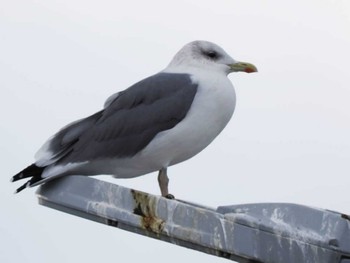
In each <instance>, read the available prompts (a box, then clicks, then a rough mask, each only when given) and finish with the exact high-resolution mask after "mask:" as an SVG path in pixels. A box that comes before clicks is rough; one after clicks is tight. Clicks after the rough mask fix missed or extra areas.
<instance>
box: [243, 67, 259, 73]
mask: <svg viewBox="0 0 350 263" xmlns="http://www.w3.org/2000/svg"><path fill="white" fill-rule="evenodd" d="M244 72H247V73H252V72H256V70H254V69H252V68H245V69H244Z"/></svg>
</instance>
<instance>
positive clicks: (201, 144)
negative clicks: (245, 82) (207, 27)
mask: <svg viewBox="0 0 350 263" xmlns="http://www.w3.org/2000/svg"><path fill="white" fill-rule="evenodd" d="M195 76H196V77H193V78H194V79H193V81H194V82H196V83H198V84H199V85H198V91H197V94H196V96H195V98H194V101H193V103H192V106H191V108H190V110H189V112H188V113H187V115H186V117H185V118H184V119H183V120H182V121H181V122H180V123H179V124H177V125H176V126H175V127H174V128H172V129H170V130H167V131H163V132H161V133H159V134H158V135H157V136H156V137H155V138H154V139H153V140H152V142H151V143H150V144H149V145H148V146H147V147H146V148H145V149H144V150H142V151H141V152H140V153H139V154H137V155H136V156H134V158H132V159H133V164H132V166H131V167H133V168H132V169H133V170H134V172H137V171H138V172H137V173H142V174H144V173H149V172H152V171H155V170H159V169H160V168H162V167H168V166H170V165H173V164H176V163H179V162H182V161H185V160H187V159H189V158H191V157H193V156H194V155H196V154H197V153H199V152H200V151H202V150H203V149H204V148H205V147H207V146H208V145H209V144H210V143H211V142H212V141H213V140H214V139H215V137H216V136H217V135H218V134H219V133H220V132H221V131H222V130H223V129H224V127H225V126H226V124H227V123H228V121H229V120H230V118H231V116H232V114H233V111H234V108H235V104H236V96H235V91H234V88H233V86H232V84H231V82H230V80H229V79H228V78H227V77H226V75H224V74H217V73H213V74H210V76H209V75H206V74H196V75H195ZM120 168H121V167H119V172H121V170H120ZM125 168H126V170H123V173H126V174H125V176H126V177H129V176H131V174H132V171H130V174H129V172H128V171H127V170H128V168H127V167H125ZM146 170H147V171H146ZM127 174H129V175H127ZM117 176H118V177H120V176H121V174H120V173H119V175H117ZM135 176H136V175H135ZM123 177H124V176H123Z"/></svg>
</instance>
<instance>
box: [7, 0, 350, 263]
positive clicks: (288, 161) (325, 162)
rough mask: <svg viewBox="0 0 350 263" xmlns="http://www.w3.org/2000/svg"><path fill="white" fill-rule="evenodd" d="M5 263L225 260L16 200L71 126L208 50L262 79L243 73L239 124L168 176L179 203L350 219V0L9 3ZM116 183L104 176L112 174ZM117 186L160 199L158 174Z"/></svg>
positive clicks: (235, 77)
mask: <svg viewBox="0 0 350 263" xmlns="http://www.w3.org/2000/svg"><path fill="white" fill-rule="evenodd" d="M0 5H1V8H0V92H1V93H0V100H1V103H0V107H1V111H0V112H1V122H0V125H1V129H0V138H1V139H0V140H1V152H0V155H1V160H2V161H1V164H2V172H1V177H0V180H1V181H0V183H1V191H0V206H1V211H2V212H1V216H0V262H28V263H31V262H33V263H34V262H35V263H44V262H45V263H47V262H52V263H58V262H59V263H61V262H85V263H90V262H91V263H92V262H103V261H106V262H125V261H126V260H127V262H140V261H144V260H146V261H147V262H148V261H149V260H152V262H154V263H158V262H159V263H164V262H167V263H175V262H176V263H178V262H181V261H185V262H199V261H200V262H211V263H213V262H224V261H226V260H225V259H221V258H216V257H213V256H209V255H206V254H203V253H199V252H196V251H192V250H188V249H185V248H181V247H177V246H175V245H171V244H167V243H164V242H160V241H157V240H152V239H149V238H146V237H142V236H139V235H136V234H133V233H129V232H125V231H122V230H119V229H114V228H111V227H107V226H105V225H102V224H98V223H94V222H91V221H87V220H84V219H81V218H78V217H74V216H71V215H68V214H64V213H61V212H58V211H55V210H52V209H49V208H46V207H43V206H40V205H38V204H37V198H36V196H35V190H36V189H29V190H26V191H23V192H22V193H21V194H19V195H13V194H12V193H13V192H14V190H15V189H16V188H17V187H18V186H19V184H16V185H14V184H10V183H9V179H10V177H11V176H12V175H14V174H15V173H17V172H19V171H20V170H21V169H23V168H24V167H26V166H28V165H29V164H31V163H32V162H33V161H34V159H33V156H34V153H35V152H36V151H37V149H38V148H39V147H40V146H41V144H42V143H44V142H45V140H46V139H47V138H48V137H50V136H51V135H52V134H53V133H55V132H56V131H57V130H58V129H60V128H61V127H62V126H64V125H66V124H67V123H69V122H71V121H74V120H76V119H79V118H82V117H85V116H87V115H90V114H92V113H94V112H96V111H98V110H100V109H101V107H102V105H103V103H104V101H105V99H106V98H107V97H108V96H109V95H111V94H113V93H115V92H117V91H120V90H123V89H125V88H127V87H128V86H129V85H131V84H133V83H135V82H136V81H139V80H140V79H142V78H145V77H147V76H149V75H151V74H154V73H157V72H158V71H160V70H162V69H163V68H164V67H165V66H166V65H167V64H168V63H169V61H170V60H171V59H172V57H173V55H174V54H175V53H176V52H177V51H178V50H179V49H180V48H181V47H182V46H183V45H184V44H186V43H188V42H190V41H193V40H197V39H203V40H209V41H212V42H215V43H217V44H219V45H220V46H222V47H223V48H224V49H225V50H226V51H227V53H229V54H230V55H231V56H232V57H233V58H235V59H236V60H242V61H247V62H251V63H254V64H255V65H256V66H257V67H258V69H259V73H258V74H244V73H236V74H231V75H230V76H229V78H230V79H231V80H232V82H233V84H234V86H235V89H236V93H237V107H236V111H235V114H234V116H233V118H232V120H231V122H230V123H229V124H228V126H227V127H226V129H225V130H224V131H223V133H222V134H220V136H219V137H218V138H217V139H216V140H215V141H214V143H212V144H211V145H210V146H209V147H208V148H207V149H205V150H204V151H203V152H202V153H200V154H199V155H197V156H196V157H194V158H193V159H191V160H188V161H187V162H185V163H182V164H179V165H177V166H175V167H171V168H170V169H169V176H170V180H171V182H170V190H171V192H172V193H173V194H174V195H175V196H176V197H178V198H180V199H185V200H189V201H193V202H196V203H201V204H203V205H208V206H212V207H216V206H219V205H229V204H242V203H253V202H291V203H299V204H305V205H310V206H315V207H320V208H327V209H331V210H336V211H340V212H343V213H347V214H350V197H349V186H350V165H349V164H350V103H349V102H350V74H349V61H350V48H349V47H350V2H349V1H347V0H333V1H331V0H313V1H312V0H294V1H279V0H276V1H272V0H270V1H261V0H255V1H235V0H225V1H223V0H220V1H213V0H212V1H206V0H199V1H185V0H177V1H164V0H163V1H160V0H157V1H156V0H148V1H116V0H114V1H106V0H101V1H86V0H84V1H82V0H81V1H78V0H69V1H68V0H60V1H47V0H46V1H39V0H37V1H34V0H0ZM100 178H101V179H104V178H105V177H100ZM115 183H117V184H121V185H124V186H128V187H132V188H136V189H139V190H142V191H146V192H150V193H154V194H159V190H158V184H157V180H156V174H155V173H154V174H150V175H146V176H143V177H140V178H136V179H132V180H117V181H115Z"/></svg>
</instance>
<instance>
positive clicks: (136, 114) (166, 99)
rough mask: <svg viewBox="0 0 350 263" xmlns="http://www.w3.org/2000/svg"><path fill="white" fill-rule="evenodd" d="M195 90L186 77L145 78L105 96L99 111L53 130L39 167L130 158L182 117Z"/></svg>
mask: <svg viewBox="0 0 350 263" xmlns="http://www.w3.org/2000/svg"><path fill="white" fill-rule="evenodd" d="M196 92H197V84H195V83H193V81H192V80H191V76H190V75H188V74H173V73H159V74H156V75H154V76H151V77H149V78H146V79H144V80H142V81H140V82H138V83H136V84H135V85H133V86H131V87H130V88H128V89H126V90H124V91H122V92H119V93H118V95H117V96H112V97H110V99H109V101H108V103H107V104H106V107H105V109H104V110H102V111H100V112H97V113H95V114H94V115H92V116H90V117H88V118H85V119H83V120H80V121H77V122H75V123H73V124H71V125H69V126H67V127H65V128H64V129H62V130H61V131H60V132H58V133H57V134H56V135H55V136H54V137H53V138H52V139H51V140H50V141H49V142H48V145H47V146H46V148H48V152H49V153H50V156H49V157H50V158H47V157H46V161H45V162H42V163H43V164H45V165H48V164H51V163H54V162H59V163H69V162H82V161H89V160H96V159H105V158H122V157H129V156H133V155H135V154H137V153H138V152H140V151H141V150H142V149H144V148H145V147H146V146H147V145H148V144H149V143H150V142H151V140H152V139H153V138H154V137H155V136H156V135H157V134H158V133H159V132H161V131H164V130H168V129H171V128H173V127H174V126H175V125H177V124H178V123H179V122H181V121H182V120H183V119H184V118H185V116H186V114H187V112H188V110H189V109H190V107H191V105H192V102H193V99H194V97H195V95H196ZM44 159H45V158H44ZM47 159H50V160H51V161H50V160H47ZM39 164H40V160H39Z"/></svg>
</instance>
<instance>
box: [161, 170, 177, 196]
mask: <svg viewBox="0 0 350 263" xmlns="http://www.w3.org/2000/svg"><path fill="white" fill-rule="evenodd" d="M158 183H159V188H160V192H161V193H162V196H163V197H165V198H168V199H174V198H175V197H174V196H173V195H172V194H169V190H168V185H169V178H168V175H167V168H162V169H160V170H159V174H158Z"/></svg>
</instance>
